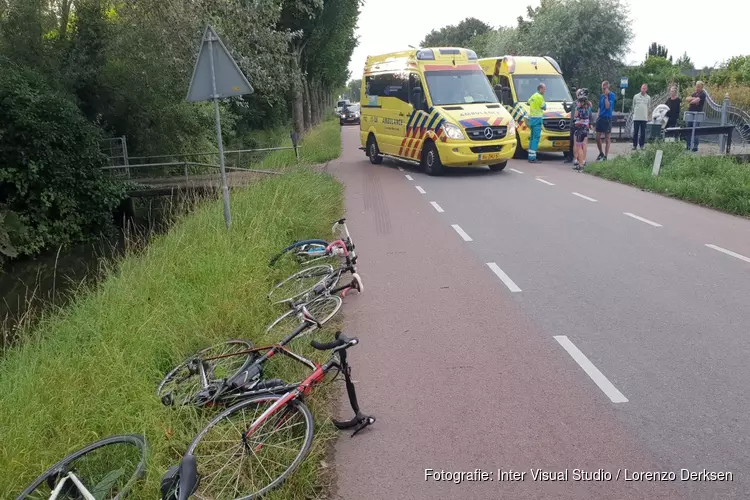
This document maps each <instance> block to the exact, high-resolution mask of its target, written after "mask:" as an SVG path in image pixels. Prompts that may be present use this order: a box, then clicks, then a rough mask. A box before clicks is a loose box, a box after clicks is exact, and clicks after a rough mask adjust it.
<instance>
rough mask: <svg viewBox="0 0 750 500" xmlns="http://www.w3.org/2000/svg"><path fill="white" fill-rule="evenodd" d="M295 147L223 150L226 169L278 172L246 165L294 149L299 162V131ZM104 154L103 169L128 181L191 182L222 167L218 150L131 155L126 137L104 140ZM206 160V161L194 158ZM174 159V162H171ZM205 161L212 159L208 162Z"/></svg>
mask: <svg viewBox="0 0 750 500" xmlns="http://www.w3.org/2000/svg"><path fill="white" fill-rule="evenodd" d="M291 138H292V146H281V147H274V148H256V149H236V150H229V151H225V152H224V160H225V164H226V165H225V168H226V170H227V171H235V172H254V173H262V174H279V173H280V172H275V171H272V170H260V169H252V168H248V167H247V166H244V165H248V166H249V165H252V164H254V163H257V162H259V160H260V159H261V156H263V155H267V154H269V153H271V152H274V151H294V154H295V157H296V159H297V161H299V159H300V156H299V145H298V144H297V137H296V134H294V133H292V134H291ZM103 149H104V152H105V153H109V154H108V157H109V165H107V166H105V167H102V170H106V171H109V172H111V173H112V174H114V175H117V176H119V177H124V178H126V179H128V180H135V179H143V178H147V177H157V178H159V179H161V178H170V177H184V178H185V180H188V181H189V178H190V175H191V174H198V175H200V173H205V170H206V169H215V170H216V171H218V170H219V169H220V167H219V165H218V163H219V153H218V152H216V151H212V152H199V153H176V154H165V155H151V156H128V152H127V151H128V150H127V140H126V138H125V136H122V137H114V138H109V139H105V140H104V143H103ZM193 159H196V160H201V159H203V160H204V161H194V160H193ZM170 160H171V161H170ZM205 160H207V161H209V162H211V161H212V160H213V162H211V163H207V162H206V161H205Z"/></svg>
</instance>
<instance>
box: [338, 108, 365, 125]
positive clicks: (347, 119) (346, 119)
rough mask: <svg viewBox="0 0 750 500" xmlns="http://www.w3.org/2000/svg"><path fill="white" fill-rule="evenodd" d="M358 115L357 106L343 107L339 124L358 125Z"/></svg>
mask: <svg viewBox="0 0 750 500" xmlns="http://www.w3.org/2000/svg"><path fill="white" fill-rule="evenodd" d="M359 114H360V109H359V104H356V103H355V104H348V105H346V106H344V110H343V111H342V112H341V114H340V115H339V122H340V123H341V125H346V124H347V123H354V124H356V125H359Z"/></svg>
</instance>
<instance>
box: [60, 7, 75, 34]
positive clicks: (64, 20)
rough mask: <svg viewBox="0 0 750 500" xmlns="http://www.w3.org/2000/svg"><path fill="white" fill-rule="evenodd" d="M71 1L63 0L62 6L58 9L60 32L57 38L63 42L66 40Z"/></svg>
mask: <svg viewBox="0 0 750 500" xmlns="http://www.w3.org/2000/svg"><path fill="white" fill-rule="evenodd" d="M72 3H73V0H63V2H62V6H61V7H60V30H59V34H60V35H59V38H60V40H61V41H64V40H66V39H67V38H68V24H69V22H70V7H71V5H72Z"/></svg>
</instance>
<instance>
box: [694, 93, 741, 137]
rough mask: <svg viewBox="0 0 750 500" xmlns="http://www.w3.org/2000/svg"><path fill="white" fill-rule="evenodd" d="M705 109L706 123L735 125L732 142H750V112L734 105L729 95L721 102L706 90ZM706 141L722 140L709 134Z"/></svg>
mask: <svg viewBox="0 0 750 500" xmlns="http://www.w3.org/2000/svg"><path fill="white" fill-rule="evenodd" d="M725 108H726V109H725ZM703 111H704V112H705V113H706V125H709V124H711V125H722V124H725V125H733V126H734V133H733V134H732V142H733V143H735V144H748V143H750V114H748V113H747V112H746V111H744V110H743V109H741V108H738V107H736V106H732V105H731V104H730V102H729V96H728V95H726V96H725V97H724V99H723V101H722V102H721V103H717V102H716V101H714V100H713V98H712V97H711V95H710V94H709V93H708V92H706V106H705V107H704V109H703ZM706 142H721V140H720V139H718V140H717V138H716V137H715V136H709V137H708V139H706Z"/></svg>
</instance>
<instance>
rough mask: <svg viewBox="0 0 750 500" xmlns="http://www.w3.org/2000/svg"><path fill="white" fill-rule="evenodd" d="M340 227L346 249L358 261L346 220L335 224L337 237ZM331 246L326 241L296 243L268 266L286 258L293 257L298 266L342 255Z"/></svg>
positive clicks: (273, 259) (301, 241) (334, 228)
mask: <svg viewBox="0 0 750 500" xmlns="http://www.w3.org/2000/svg"><path fill="white" fill-rule="evenodd" d="M339 227H342V228H343V229H344V234H345V235H346V238H343V239H342V240H343V241H344V242H345V244H346V249H347V250H348V251H349V252H350V253H351V254H352V256H353V257H354V258H355V259H356V256H354V243H352V238H351V235H350V234H349V228H348V227H347V226H346V219H345V218H341V219H339V220H337V221H336V222H334V223H333V227H332V228H331V232H332V233H333V234H334V235H336V230H337V229H338V228H339ZM340 239H341V238H340ZM334 241H335V240H334ZM329 245H330V243H329V242H327V241H326V240H318V239H311V240H300V241H295V242H294V243H292V244H291V245H289V246H288V247H286V248H285V249H283V250H282V251H281V252H279V253H278V254H276V255H274V256H273V257H272V258H271V260H270V261H269V262H268V265H269V266H270V267H273V266H275V265H276V263H277V262H279V261H280V260H281V259H282V258H284V257H291V258H293V259H294V260H295V261H296V262H297V263H298V264H309V263H310V262H313V261H317V260H320V259H325V258H330V257H334V256H336V255H341V254H342V252H341V250H340V249H329Z"/></svg>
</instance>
